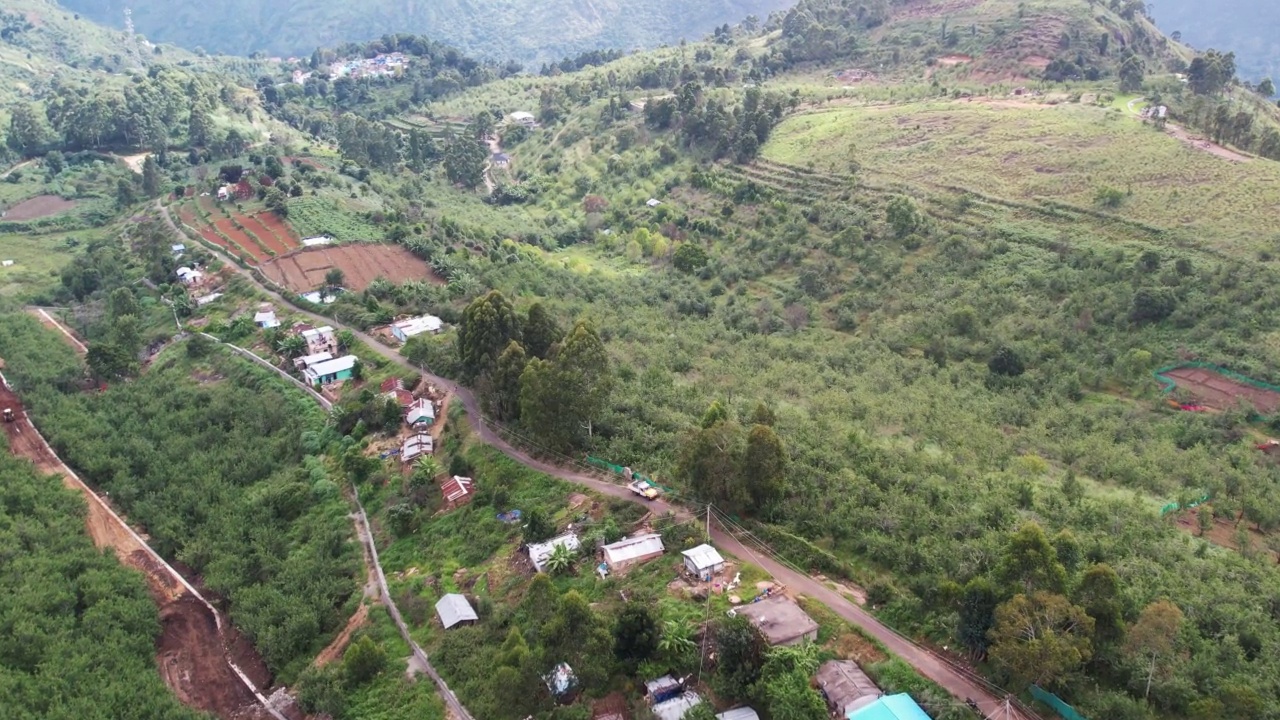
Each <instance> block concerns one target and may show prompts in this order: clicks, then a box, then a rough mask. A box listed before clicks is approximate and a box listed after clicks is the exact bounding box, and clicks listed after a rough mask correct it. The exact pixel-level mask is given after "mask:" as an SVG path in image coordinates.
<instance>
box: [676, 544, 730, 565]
mask: <svg viewBox="0 0 1280 720" xmlns="http://www.w3.org/2000/svg"><path fill="white" fill-rule="evenodd" d="M680 554H681V555H683V556H685V557H687V558H689V559H690V560H692V561H693V565H694V567H696V568H698V569H699V570H706V569H707V568H711V567H715V566H716V565H720V564H722V563H724V558H722V557H720V553H718V552H716V549H715V548H713V547H711V546H710V545H707V544H705V543H704V544H702V545H699V546H698V547H696V548H693V549H691V550H685V551H684V552H682V553H680Z"/></svg>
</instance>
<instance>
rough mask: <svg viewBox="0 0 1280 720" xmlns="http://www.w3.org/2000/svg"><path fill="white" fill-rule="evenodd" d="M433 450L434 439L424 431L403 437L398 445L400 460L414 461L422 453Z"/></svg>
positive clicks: (405, 461)
mask: <svg viewBox="0 0 1280 720" xmlns="http://www.w3.org/2000/svg"><path fill="white" fill-rule="evenodd" d="M433 452H435V440H434V439H433V438H432V437H431V436H430V435H428V434H426V433H418V434H417V435H410V436H409V437H407V438H405V440H404V444H403V445H401V446H400V462H402V463H409V462H414V461H415V460H417V459H418V458H420V457H422V456H423V455H430V454H431V453H433Z"/></svg>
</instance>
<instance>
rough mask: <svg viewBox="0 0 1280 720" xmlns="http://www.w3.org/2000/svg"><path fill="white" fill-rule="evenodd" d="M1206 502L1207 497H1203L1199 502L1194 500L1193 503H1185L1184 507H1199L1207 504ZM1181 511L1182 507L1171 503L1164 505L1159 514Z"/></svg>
mask: <svg viewBox="0 0 1280 720" xmlns="http://www.w3.org/2000/svg"><path fill="white" fill-rule="evenodd" d="M1207 502H1209V496H1208V495H1205V496H1204V497H1202V498H1200V499H1199V500H1196V501H1195V502H1190V503H1187V504H1186V507H1187V508H1193V507H1200V505H1201V504H1202V503H1207ZM1182 509H1183V506H1182V505H1180V504H1178V503H1176V502H1171V503H1169V504H1168V505H1165V506H1164V507H1162V508H1160V514H1161V515H1168V514H1169V513H1171V512H1178V511H1179V510H1182Z"/></svg>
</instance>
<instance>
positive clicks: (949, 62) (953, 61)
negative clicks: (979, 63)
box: [938, 55, 973, 67]
mask: <svg viewBox="0 0 1280 720" xmlns="http://www.w3.org/2000/svg"><path fill="white" fill-rule="evenodd" d="M967 62H973V56H971V55H943V56H942V57H940V58H938V64H939V65H946V66H947V67H952V66H955V65H961V64H963V63H967Z"/></svg>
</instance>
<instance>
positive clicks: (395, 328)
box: [391, 315, 444, 343]
mask: <svg viewBox="0 0 1280 720" xmlns="http://www.w3.org/2000/svg"><path fill="white" fill-rule="evenodd" d="M443 329H444V321H443V320H441V319H440V318H438V317H436V316H435V315H421V316H419V317H415V318H407V319H405V320H397V321H396V322H393V323H391V334H392V335H394V336H395V338H396V339H397V340H399V341H400V342H402V343H403V342H408V341H409V338H411V337H414V336H415V335H422V334H424V333H430V334H432V335H438V334H439V333H440V331H441V330H443Z"/></svg>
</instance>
